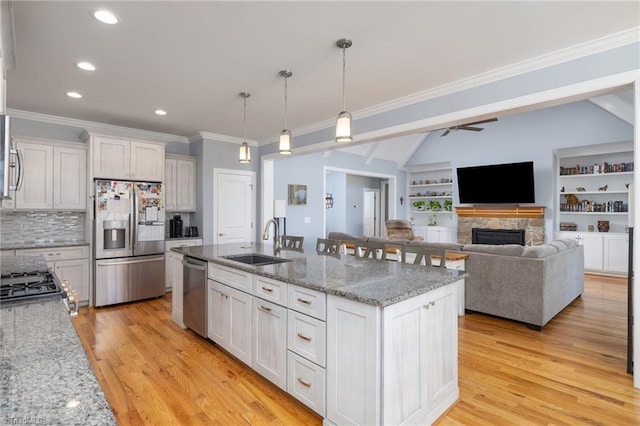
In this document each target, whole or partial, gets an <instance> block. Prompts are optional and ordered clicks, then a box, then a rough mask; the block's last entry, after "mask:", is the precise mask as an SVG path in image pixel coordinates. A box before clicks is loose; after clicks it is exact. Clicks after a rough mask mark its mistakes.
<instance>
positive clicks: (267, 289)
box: [253, 275, 287, 307]
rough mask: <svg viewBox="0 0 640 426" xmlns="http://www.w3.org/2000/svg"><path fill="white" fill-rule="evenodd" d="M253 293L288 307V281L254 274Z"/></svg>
mask: <svg viewBox="0 0 640 426" xmlns="http://www.w3.org/2000/svg"><path fill="white" fill-rule="evenodd" d="M253 295H254V296H257V297H260V298H261V299H265V300H268V301H270V302H273V303H275V304H278V305H280V306H285V307H286V306H287V283H285V282H282V281H276V280H272V279H271V278H266V277H262V276H260V275H254V283H253Z"/></svg>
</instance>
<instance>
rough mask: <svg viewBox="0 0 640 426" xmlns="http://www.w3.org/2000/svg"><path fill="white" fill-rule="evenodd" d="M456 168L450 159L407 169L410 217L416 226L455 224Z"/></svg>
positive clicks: (450, 226)
mask: <svg viewBox="0 0 640 426" xmlns="http://www.w3.org/2000/svg"><path fill="white" fill-rule="evenodd" d="M452 174H453V168H452V166H451V163H450V162H445V163H435V164H422V165H418V166H412V167H410V168H409V169H407V181H408V185H407V187H408V188H407V200H408V201H407V217H408V218H409V219H410V220H411V222H412V223H413V225H414V227H423V226H426V225H432V226H433V225H440V226H444V227H448V228H452V227H453V212H452V210H453V204H452V202H453V176H452Z"/></svg>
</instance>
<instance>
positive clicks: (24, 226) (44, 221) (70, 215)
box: [0, 211, 85, 245]
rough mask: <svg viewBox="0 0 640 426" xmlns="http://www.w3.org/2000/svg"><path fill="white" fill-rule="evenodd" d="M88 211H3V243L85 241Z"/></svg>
mask: <svg viewBox="0 0 640 426" xmlns="http://www.w3.org/2000/svg"><path fill="white" fill-rule="evenodd" d="M84 231H85V213H84V212H65V211H58V212H49V211H32V212H23V211H0V239H1V241H2V245H8V244H16V243H31V242H36V243H40V242H43V243H44V242H49V241H68V242H84V241H85V232H84Z"/></svg>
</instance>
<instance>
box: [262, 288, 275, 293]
mask: <svg viewBox="0 0 640 426" xmlns="http://www.w3.org/2000/svg"><path fill="white" fill-rule="evenodd" d="M262 290H264V291H266V292H268V293H271V292H273V289H272V288H269V287H262Z"/></svg>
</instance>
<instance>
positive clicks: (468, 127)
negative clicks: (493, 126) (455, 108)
mask: <svg viewBox="0 0 640 426" xmlns="http://www.w3.org/2000/svg"><path fill="white" fill-rule="evenodd" d="M493 121H498V119H497V118H489V119H487V120H481V121H474V122H473V123H466V124H460V125H458V126H452V127H447V129H446V130H445V131H444V133H442V134H441V135H440V137H443V136H447V135H448V134H449V133H450V132H451V131H452V130H454V131H455V130H471V131H473V132H479V131H481V130H484V127H474V125H476V124H483V123H491V122H493Z"/></svg>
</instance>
